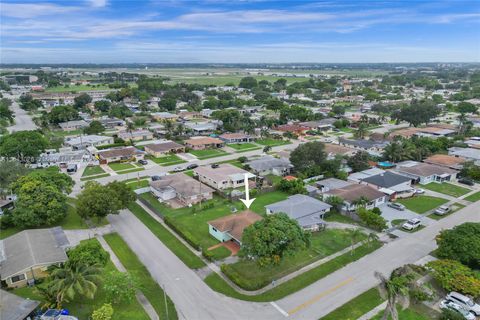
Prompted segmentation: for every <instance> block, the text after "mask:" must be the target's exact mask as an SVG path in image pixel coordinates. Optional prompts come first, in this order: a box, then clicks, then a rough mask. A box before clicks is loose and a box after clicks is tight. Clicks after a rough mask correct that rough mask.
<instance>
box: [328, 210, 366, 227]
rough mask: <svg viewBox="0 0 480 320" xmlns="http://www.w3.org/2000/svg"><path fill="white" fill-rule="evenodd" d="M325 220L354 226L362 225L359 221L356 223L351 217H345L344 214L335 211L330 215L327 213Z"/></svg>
mask: <svg viewBox="0 0 480 320" xmlns="http://www.w3.org/2000/svg"><path fill="white" fill-rule="evenodd" d="M324 219H325V221H330V222H341V223H347V224H353V225H361V223H359V222H358V221H355V220H353V219H352V218H350V217H347V216H344V215H343V214H340V213H338V212H334V211H330V212H329V213H327V214H326V215H325V218H324Z"/></svg>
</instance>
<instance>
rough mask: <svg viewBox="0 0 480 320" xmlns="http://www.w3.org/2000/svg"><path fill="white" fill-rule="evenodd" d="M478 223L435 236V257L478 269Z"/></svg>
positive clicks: (479, 228) (479, 253)
mask: <svg viewBox="0 0 480 320" xmlns="http://www.w3.org/2000/svg"><path fill="white" fill-rule="evenodd" d="M479 235H480V223H474V222H467V223H463V224H461V225H458V226H456V227H454V228H453V229H449V230H443V231H441V232H440V234H439V235H438V236H437V245H438V249H437V255H438V256H439V257H440V258H444V259H452V260H457V261H460V262H461V263H463V264H465V265H467V266H469V267H472V268H480V237H479Z"/></svg>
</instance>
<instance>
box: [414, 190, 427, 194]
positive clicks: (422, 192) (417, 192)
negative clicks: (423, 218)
mask: <svg viewBox="0 0 480 320" xmlns="http://www.w3.org/2000/svg"><path fill="white" fill-rule="evenodd" d="M424 193H425V190H424V189H415V194H424Z"/></svg>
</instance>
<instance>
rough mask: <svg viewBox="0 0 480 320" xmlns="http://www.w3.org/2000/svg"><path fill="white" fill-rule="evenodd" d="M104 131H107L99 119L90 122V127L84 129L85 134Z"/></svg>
mask: <svg viewBox="0 0 480 320" xmlns="http://www.w3.org/2000/svg"><path fill="white" fill-rule="evenodd" d="M104 131H105V127H104V126H103V124H102V123H101V122H100V121H98V120H93V121H92V122H90V124H89V125H88V127H86V128H85V129H83V132H84V133H85V134H99V133H102V132H104Z"/></svg>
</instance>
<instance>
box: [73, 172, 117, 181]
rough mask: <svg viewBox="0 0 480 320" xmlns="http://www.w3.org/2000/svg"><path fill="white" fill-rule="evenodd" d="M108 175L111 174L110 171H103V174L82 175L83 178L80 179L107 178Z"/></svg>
mask: <svg viewBox="0 0 480 320" xmlns="http://www.w3.org/2000/svg"><path fill="white" fill-rule="evenodd" d="M108 176H110V174H109V173H102V174H99V175H95V176H87V177H82V178H80V181H89V180H95V179H99V178H105V177H108Z"/></svg>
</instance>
